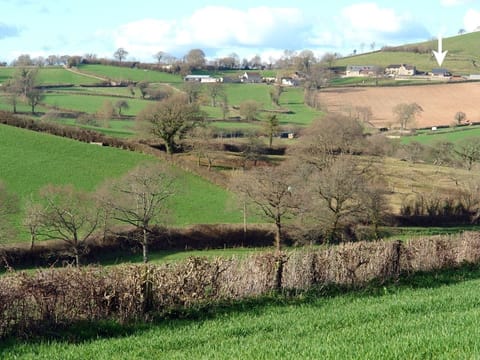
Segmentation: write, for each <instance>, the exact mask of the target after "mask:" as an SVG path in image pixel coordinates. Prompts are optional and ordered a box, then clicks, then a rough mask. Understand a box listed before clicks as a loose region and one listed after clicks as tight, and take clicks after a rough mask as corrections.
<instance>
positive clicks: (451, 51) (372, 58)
mask: <svg viewBox="0 0 480 360" xmlns="http://www.w3.org/2000/svg"><path fill="white" fill-rule="evenodd" d="M479 42H480V33H478V32H472V33H468V34H463V35H458V36H453V37H449V38H444V39H443V50H448V54H447V56H446V58H445V61H444V63H443V64H442V67H443V68H446V69H449V70H450V71H451V72H452V73H454V74H462V75H465V74H478V73H480V70H478V68H477V67H476V66H475V65H474V63H473V61H472V60H477V59H478V58H479V57H480V50H479V47H478V46H477V45H478V43H479ZM413 45H423V46H426V47H430V48H433V49H435V50H436V49H437V41H436V40H435V41H431V40H429V41H426V42H424V43H419V44H413ZM390 64H411V65H415V66H416V67H417V70H419V71H431V70H432V69H433V68H437V67H438V64H437V62H436V61H435V58H434V57H433V56H432V53H431V52H428V53H425V54H414V53H411V52H382V51H375V52H370V53H365V54H360V55H356V56H349V57H345V58H342V59H339V60H337V61H336V62H335V66H347V65H379V66H382V67H385V66H388V65H390ZM477 66H478V65H477Z"/></svg>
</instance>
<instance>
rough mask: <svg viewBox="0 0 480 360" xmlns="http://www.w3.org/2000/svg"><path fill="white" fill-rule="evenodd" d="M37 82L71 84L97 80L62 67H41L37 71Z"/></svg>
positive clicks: (90, 82) (83, 83)
mask: <svg viewBox="0 0 480 360" xmlns="http://www.w3.org/2000/svg"><path fill="white" fill-rule="evenodd" d="M37 82H38V84H41V85H50V84H53V85H56V84H73V85H86V84H92V83H96V82H98V80H96V79H92V78H90V77H88V76H84V75H81V74H77V73H74V72H71V71H68V70H66V69H64V68H49V67H46V68H41V69H40V70H39V72H38V78H37Z"/></svg>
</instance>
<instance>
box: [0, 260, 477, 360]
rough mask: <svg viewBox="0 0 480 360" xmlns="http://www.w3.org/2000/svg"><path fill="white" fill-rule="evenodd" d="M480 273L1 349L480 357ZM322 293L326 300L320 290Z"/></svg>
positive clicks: (10, 353) (6, 355)
mask: <svg viewBox="0 0 480 360" xmlns="http://www.w3.org/2000/svg"><path fill="white" fill-rule="evenodd" d="M479 286H480V270H479V268H478V267H470V268H468V267H465V268H463V269H460V270H457V271H445V272H441V273H434V274H424V275H417V276H415V277H412V278H409V279H406V280H403V281H401V282H400V283H399V284H396V285H386V286H384V287H372V288H369V289H366V290H362V291H359V292H349V293H344V292H341V291H340V292H339V291H334V290H330V291H326V292H323V293H322V292H316V293H314V294H310V295H306V296H303V297H302V296H300V297H297V298H295V299H290V300H288V299H281V298H275V297H274V298H264V299H257V300H251V301H245V302H242V303H237V304H230V305H229V306H218V307H211V308H206V309H201V310H199V311H192V312H190V313H189V314H186V315H187V318H184V319H172V318H171V319H166V320H159V321H158V322H157V323H155V324H138V325H127V326H119V325H116V324H112V323H100V324H94V325H95V326H91V324H86V325H85V324H83V325H82V324H80V325H77V326H75V327H73V328H70V329H66V330H65V331H62V332H61V333H54V332H51V333H50V334H42V335H39V337H38V338H37V339H35V340H31V341H30V342H25V341H16V340H10V341H6V342H5V343H4V344H3V345H0V357H2V358H3V359H86V358H95V359H144V358H162V359H187V358H189V359H192V358H194V359H339V358H341V359H366V358H368V359H424V358H439V359H451V358H477V357H479V356H480V346H478V342H477V339H478V336H479V335H480V328H479V327H478V326H477V324H478V321H479V320H480V308H479V307H478V304H479V303H480V293H479V292H478V287H479ZM319 295H320V296H319Z"/></svg>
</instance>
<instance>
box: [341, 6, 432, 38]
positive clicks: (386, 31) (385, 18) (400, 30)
mask: <svg viewBox="0 0 480 360" xmlns="http://www.w3.org/2000/svg"><path fill="white" fill-rule="evenodd" d="M338 25H339V29H341V32H340V36H337V37H336V38H337V39H340V40H337V41H343V42H344V44H353V46H358V44H361V43H363V44H367V45H368V44H370V43H372V42H375V43H376V44H380V43H381V44H390V45H393V44H395V43H397V42H398V41H400V42H402V43H403V42H405V41H415V40H425V39H427V38H428V37H429V33H428V31H427V30H426V28H425V27H424V26H423V24H421V23H420V22H419V21H417V20H416V19H414V18H413V16H412V15H411V14H410V13H408V12H407V13H398V12H397V11H395V10H394V9H393V8H382V7H380V6H379V5H377V4H376V3H359V4H354V5H351V6H348V7H345V8H343V10H342V11H341V15H340V17H339V19H338ZM355 43H356V44H357V45H355Z"/></svg>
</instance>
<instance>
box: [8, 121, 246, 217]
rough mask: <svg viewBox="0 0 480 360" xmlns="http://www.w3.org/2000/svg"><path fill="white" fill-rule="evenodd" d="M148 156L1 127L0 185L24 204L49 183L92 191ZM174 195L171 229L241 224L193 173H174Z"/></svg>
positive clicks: (220, 192) (220, 193) (224, 198)
mask: <svg viewBox="0 0 480 360" xmlns="http://www.w3.org/2000/svg"><path fill="white" fill-rule="evenodd" d="M152 160H153V158H152V157H150V156H146V155H142V154H139V153H134V152H129V151H125V150H120V149H116V148H110V147H99V146H95V145H90V144H86V143H81V142H78V141H74V140H69V139H64V138H60V137H56V136H52V135H48V134H40V133H35V132H31V131H28V130H23V129H17V128H13V127H9V126H5V125H0V163H1V164H2V167H1V170H0V180H2V181H4V182H5V183H6V185H7V188H8V189H9V190H10V191H12V192H14V193H16V194H18V195H19V196H20V198H21V199H26V198H27V197H29V196H30V195H31V194H35V193H36V192H37V191H38V189H40V188H41V187H42V186H44V185H47V184H57V185H63V184H73V185H74V186H75V187H77V188H80V189H84V190H87V191H93V190H94V189H95V188H96V187H97V186H99V185H100V184H101V183H102V182H104V181H105V180H107V179H113V178H118V177H119V176H122V175H123V174H125V173H126V172H127V171H128V170H130V169H132V168H133V167H135V166H136V165H138V164H139V163H141V162H143V161H152ZM177 171H178V174H179V177H178V186H177V193H176V195H175V196H174V197H172V198H171V203H170V206H171V208H172V213H171V218H172V221H173V224H174V225H187V224H199V223H200V224H201V223H240V222H242V221H243V217H242V214H241V212H240V211H239V210H237V208H236V207H235V206H230V204H233V203H234V202H233V200H232V194H231V193H230V192H228V191H226V190H225V189H222V188H220V187H219V186H216V185H214V184H212V183H210V182H208V181H207V180H205V179H203V178H201V177H199V176H196V175H194V174H192V173H188V172H183V171H181V170H179V169H177Z"/></svg>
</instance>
